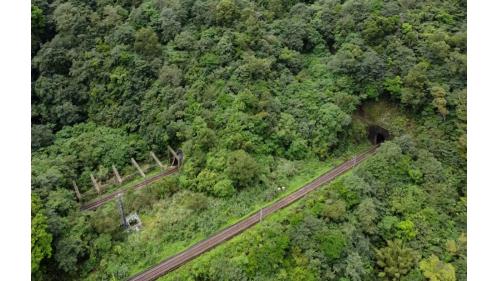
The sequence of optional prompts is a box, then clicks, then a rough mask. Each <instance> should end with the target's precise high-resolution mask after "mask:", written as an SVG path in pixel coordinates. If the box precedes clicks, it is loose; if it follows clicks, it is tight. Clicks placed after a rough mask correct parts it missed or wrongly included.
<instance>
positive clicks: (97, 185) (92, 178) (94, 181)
mask: <svg viewBox="0 0 500 281" xmlns="http://www.w3.org/2000/svg"><path fill="white" fill-rule="evenodd" d="M90 179H91V180H92V184H94V187H95V190H97V194H101V186H100V185H99V183H98V182H97V180H96V179H95V177H94V174H92V173H90Z"/></svg>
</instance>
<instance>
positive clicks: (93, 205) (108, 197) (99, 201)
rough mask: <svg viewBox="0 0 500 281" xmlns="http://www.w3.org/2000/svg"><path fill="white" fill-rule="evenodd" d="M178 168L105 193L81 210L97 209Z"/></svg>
mask: <svg viewBox="0 0 500 281" xmlns="http://www.w3.org/2000/svg"><path fill="white" fill-rule="evenodd" d="M177 169H178V167H173V168H170V169H167V170H165V171H163V172H161V173H159V174H158V175H155V176H152V177H150V178H147V179H145V180H144V181H142V182H140V183H137V184H135V185H133V186H132V187H129V188H125V189H118V190H116V191H114V192H112V193H110V194H107V195H104V196H103V197H101V198H99V199H97V200H95V201H93V202H90V203H87V204H85V205H83V206H82V207H81V208H80V210H82V211H87V210H95V209H97V207H99V206H101V205H102V204H104V203H106V202H108V201H110V200H113V199H114V198H115V197H116V196H117V195H119V194H123V193H125V192H126V191H127V190H129V189H141V188H143V187H145V186H147V185H148V184H151V183H153V182H155V181H158V180H159V179H161V178H163V177H165V176H168V175H171V174H173V173H175V172H176V171H177Z"/></svg>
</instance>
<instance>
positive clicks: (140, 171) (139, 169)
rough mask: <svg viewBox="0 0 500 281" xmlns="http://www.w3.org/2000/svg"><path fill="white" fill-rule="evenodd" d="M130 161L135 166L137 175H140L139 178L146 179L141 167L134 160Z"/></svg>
mask: <svg viewBox="0 0 500 281" xmlns="http://www.w3.org/2000/svg"><path fill="white" fill-rule="evenodd" d="M130 160H132V164H133V165H134V166H135V168H136V169H137V170H138V171H139V174H141V176H142V177H143V178H145V177H146V175H145V174H144V172H143V171H142V170H141V167H140V166H139V164H137V162H135V159H134V158H130Z"/></svg>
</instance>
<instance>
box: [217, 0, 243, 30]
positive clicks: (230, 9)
mask: <svg viewBox="0 0 500 281" xmlns="http://www.w3.org/2000/svg"><path fill="white" fill-rule="evenodd" d="M238 17H239V11H238V6H237V4H236V1H235V0H220V1H219V3H217V6H216V8H215V18H216V19H217V21H218V22H220V23H222V24H230V23H231V22H233V21H234V20H235V19H237V18H238Z"/></svg>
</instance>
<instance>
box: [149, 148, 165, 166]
mask: <svg viewBox="0 0 500 281" xmlns="http://www.w3.org/2000/svg"><path fill="white" fill-rule="evenodd" d="M149 154H151V157H153V159H154V160H155V162H156V164H158V166H160V168H162V169H165V167H163V164H162V163H161V161H160V159H158V157H156V155H155V153H154V152H153V151H151V152H150V153H149Z"/></svg>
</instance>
